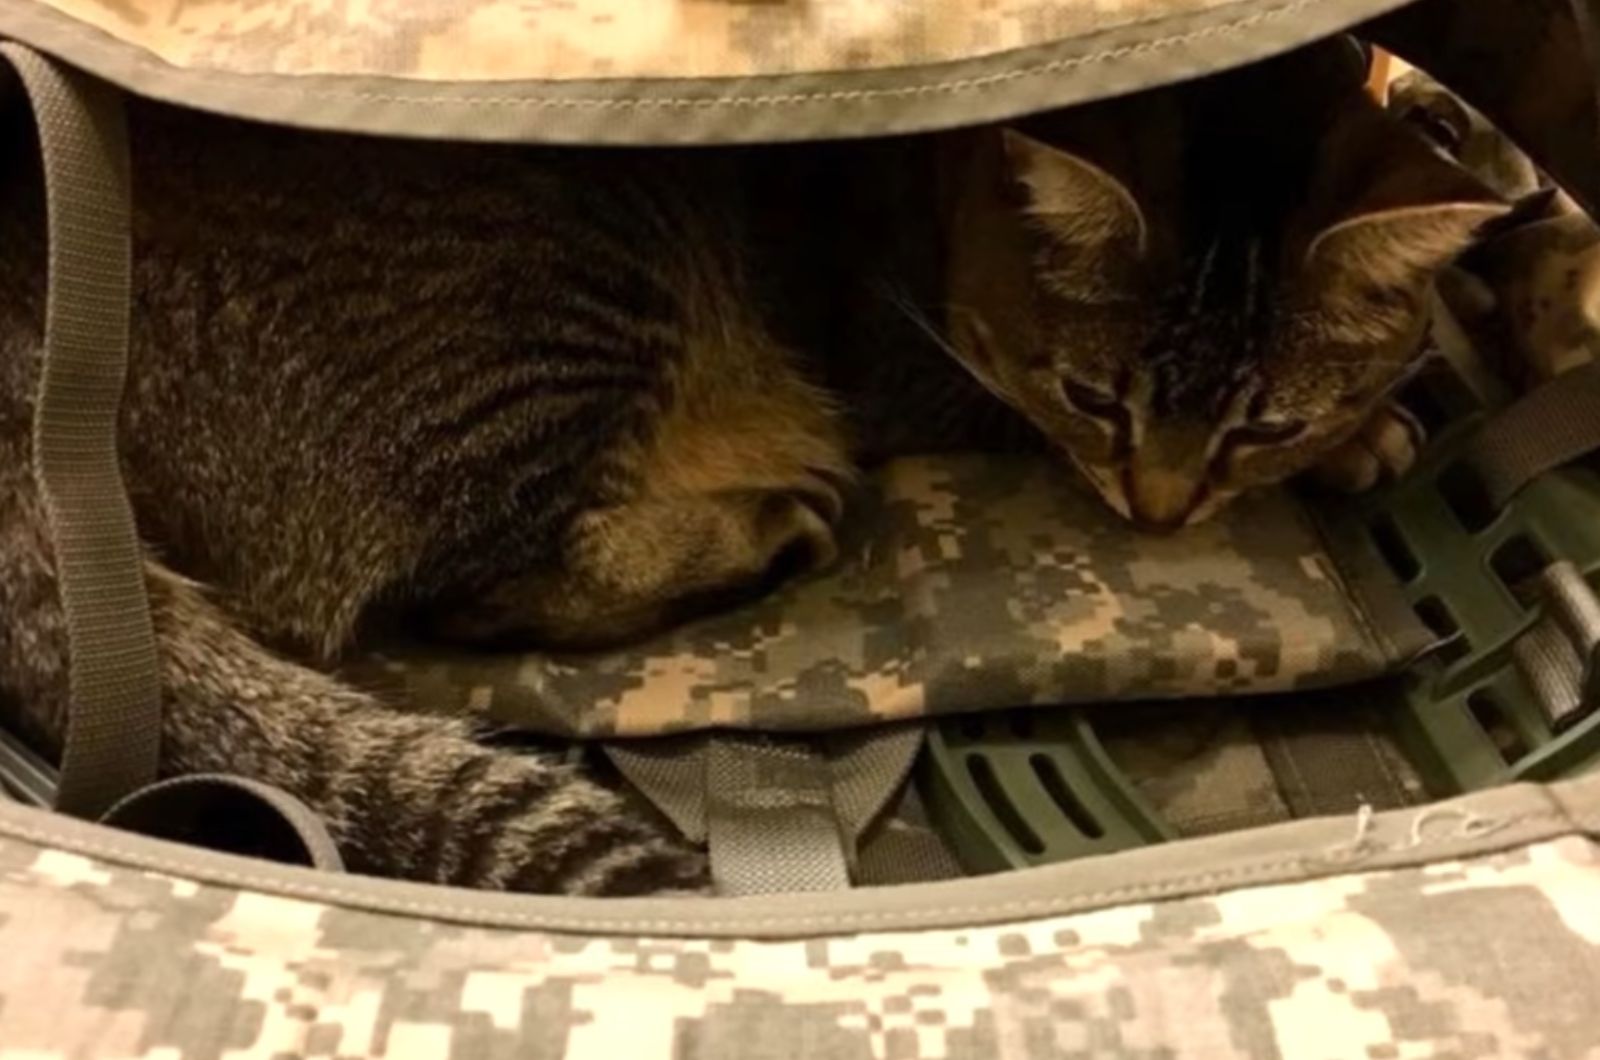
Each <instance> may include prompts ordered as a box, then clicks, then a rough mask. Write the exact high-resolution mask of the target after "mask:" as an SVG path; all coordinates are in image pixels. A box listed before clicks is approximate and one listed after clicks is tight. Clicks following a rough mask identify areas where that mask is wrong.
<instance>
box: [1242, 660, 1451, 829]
mask: <svg viewBox="0 0 1600 1060" xmlns="http://www.w3.org/2000/svg"><path fill="white" fill-rule="evenodd" d="M1349 694H1350V693H1349V691H1348V690H1342V691H1339V692H1336V693H1311V694H1310V695H1309V696H1308V697H1307V699H1306V701H1305V702H1304V703H1303V704H1302V703H1296V704H1295V705H1294V706H1293V707H1290V708H1288V709H1286V708H1285V705H1284V704H1282V703H1270V704H1263V705H1260V706H1255V707H1252V708H1250V710H1249V717H1250V723H1251V727H1252V729H1253V730H1254V732H1255V736H1256V739H1257V740H1258V741H1259V742H1260V746H1261V752H1262V755H1263V756H1264V757H1265V759H1266V763H1267V767H1268V769H1270V770H1271V772H1272V777H1273V780H1274V781H1275V782H1276V784H1277V787H1278V791H1279V794H1280V795H1281V796H1282V798H1283V803H1284V805H1285V806H1286V807H1287V808H1288V810H1289V816H1290V817H1292V818H1300V817H1320V816H1325V815H1338V814H1344V813H1354V812H1356V811H1357V810H1358V809H1360V808H1361V807H1362V806H1370V807H1372V808H1373V809H1375V810H1390V809H1395V808H1397V807H1401V806H1409V805H1411V804H1413V803H1415V802H1417V801H1418V798H1419V796H1420V794H1421V793H1420V791H1419V790H1414V789H1413V788H1412V787H1411V786H1410V785H1408V784H1407V778H1406V777H1405V776H1404V775H1402V774H1401V772H1400V771H1399V769H1398V768H1397V763H1396V762H1395V761H1394V758H1393V757H1391V755H1390V754H1389V753H1386V747H1385V739H1386V737H1385V736H1384V735H1383V734H1384V732H1385V731H1386V726H1387V724H1388V723H1387V719H1386V717H1385V714H1384V711H1383V709H1382V698H1383V697H1384V696H1385V695H1389V694H1392V693H1389V692H1387V691H1372V692H1367V693H1365V694H1366V695H1371V696H1373V697H1374V699H1373V700H1372V701H1365V700H1360V699H1358V700H1357V701H1356V702H1354V703H1351V702H1348V701H1347V700H1346V699H1345V697H1347V696H1348V695H1349ZM1358 694H1361V693H1358ZM1319 703H1326V705H1328V706H1330V707H1331V706H1333V705H1334V704H1336V703H1337V704H1339V709H1337V710H1325V709H1316V708H1317V705H1318V704H1319Z"/></svg>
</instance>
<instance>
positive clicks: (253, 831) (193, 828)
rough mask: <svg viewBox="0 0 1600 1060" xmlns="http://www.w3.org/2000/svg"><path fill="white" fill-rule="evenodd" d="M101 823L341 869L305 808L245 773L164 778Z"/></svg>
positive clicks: (318, 822)
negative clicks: (238, 774) (237, 775)
mask: <svg viewBox="0 0 1600 1060" xmlns="http://www.w3.org/2000/svg"><path fill="white" fill-rule="evenodd" d="M101 823H102V824H108V825H110V826H112V827H113V828H122V829H126V830H128V831H132V832H138V833H139V834H140V835H147V836H154V837H155V838H157V839H170V840H172V841H174V842H179V843H189V844H192V845H194V846H202V847H205V848H207V849H209V850H220V851H223V852H225V853H230V854H246V855H250V856H252V857H260V858H267V859H270V860H272V861H277V862H280V863H283V864H289V865H303V866H306V867H308V868H314V869H322V870H323V871H325V872H342V871H344V860H343V859H342V858H340V856H339V849H338V847H336V846H335V845H334V843H333V838H332V837H331V836H329V835H328V830H327V828H326V827H325V826H324V825H323V823H322V819H321V818H320V817H318V816H317V815H316V814H315V813H314V812H313V811H312V810H311V808H310V807H308V806H307V805H306V804H305V803H303V802H301V801H300V800H299V799H297V798H295V797H294V796H293V795H290V794H289V793H288V792H286V791H283V790H281V789H279V788H275V787H273V786H272V785H270V784H262V783H260V782H259V781H254V780H250V779H248V778H246V777H235V776H228V775H225V774H220V773H195V774H190V775H188V776H182V777H173V778H172V779H170V780H163V781H161V782H160V783H157V784H151V785H149V786H148V787H144V788H140V789H139V790H138V791H136V792H134V793H133V794H132V795H129V796H128V797H127V798H125V799H123V800H121V801H120V802H118V803H117V804H116V805H115V806H113V807H112V808H111V809H110V810H109V811H107V813H106V815H105V816H104V817H103V818H102V819H101Z"/></svg>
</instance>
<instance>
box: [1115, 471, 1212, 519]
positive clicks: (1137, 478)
mask: <svg viewBox="0 0 1600 1060" xmlns="http://www.w3.org/2000/svg"><path fill="white" fill-rule="evenodd" d="M1127 493H1128V513H1129V515H1130V516H1131V517H1132V519H1133V522H1134V524H1135V525H1137V526H1139V527H1140V528H1141V529H1145V530H1154V531H1156V532H1158V533H1170V532H1172V531H1174V530H1177V529H1180V528H1181V527H1182V526H1183V525H1184V524H1185V523H1186V522H1188V521H1189V516H1190V515H1192V514H1193V513H1194V510H1195V509H1196V508H1198V507H1199V506H1200V504H1201V502H1202V501H1203V500H1204V499H1205V494H1206V484H1205V481H1204V480H1203V479H1202V480H1200V481H1198V482H1196V481H1195V480H1194V479H1193V478H1190V477H1189V476H1187V475H1179V474H1174V473H1172V472H1170V471H1161V470H1144V471H1131V472H1130V473H1129V475H1128V482H1127Z"/></svg>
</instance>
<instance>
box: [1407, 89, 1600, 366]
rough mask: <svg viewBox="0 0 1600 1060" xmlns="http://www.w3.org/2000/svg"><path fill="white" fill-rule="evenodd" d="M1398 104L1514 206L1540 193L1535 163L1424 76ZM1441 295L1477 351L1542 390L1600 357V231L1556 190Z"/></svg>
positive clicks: (1483, 249)
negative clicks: (1543, 385) (1471, 336)
mask: <svg viewBox="0 0 1600 1060" xmlns="http://www.w3.org/2000/svg"><path fill="white" fill-rule="evenodd" d="M1390 107H1391V109H1392V110H1393V111H1394V112H1395V113H1397V114H1399V115H1401V116H1402V117H1407V118H1409V119H1410V120H1413V121H1419V123H1420V125H1421V131H1423V132H1424V133H1425V134H1430V133H1431V134H1432V135H1433V138H1434V139H1435V140H1440V139H1441V137H1440V134H1441V132H1443V133H1444V136H1443V138H1442V142H1441V143H1440V146H1441V148H1442V149H1443V150H1445V151H1447V152H1448V153H1450V154H1451V155H1453V156H1454V157H1455V158H1456V160H1457V161H1459V162H1460V163H1461V164H1462V165H1463V166H1465V167H1466V168H1467V169H1469V170H1471V171H1472V172H1473V173H1474V174H1475V175H1477V176H1478V177H1479V178H1480V179H1482V180H1483V181H1484V182H1485V183H1487V184H1489V185H1490V186H1491V187H1494V188H1495V189H1497V190H1498V191H1500V192H1501V193H1502V194H1503V195H1505V196H1506V197H1507V198H1508V199H1513V200H1516V199H1523V198H1525V197H1527V196H1530V195H1533V194H1534V193H1535V192H1537V191H1538V190H1539V188H1540V185H1541V178H1540V176H1539V173H1538V170H1537V169H1536V168H1535V166H1534V165H1533V162H1532V160H1531V159H1529V158H1528V156H1527V155H1526V154H1525V153H1524V152H1523V151H1522V150H1521V149H1519V148H1518V147H1517V146H1516V145H1515V144H1513V143H1512V142H1511V140H1510V139H1509V138H1508V137H1506V135H1505V134H1504V133H1502V132H1501V131H1500V130H1498V129H1496V128H1495V127H1494V126H1493V125H1492V124H1491V123H1489V121H1488V120H1487V119H1486V118H1484V117H1483V116H1482V115H1481V114H1479V113H1478V112H1477V111H1475V110H1473V109H1472V108H1470V107H1468V106H1467V105H1466V104H1465V103H1463V102H1462V101H1461V100H1460V99H1459V98H1458V97H1457V96H1455V95H1454V94H1453V93H1451V92H1450V91H1449V90H1447V89H1446V88H1445V87H1444V86H1443V85H1441V84H1439V83H1438V82H1437V81H1435V80H1434V79H1433V78H1431V77H1429V76H1428V75H1427V74H1425V73H1423V72H1422V71H1420V70H1414V71H1411V72H1410V73H1408V74H1406V76H1405V77H1404V78H1402V79H1401V80H1400V81H1397V82H1396V83H1395V85H1394V90H1393V93H1392V95H1391V97H1390ZM1423 114H1425V115H1427V118H1426V119H1425V120H1424V119H1422V118H1421V115H1423ZM1530 201H1531V200H1530ZM1440 293H1441V294H1443V295H1444V297H1445V299H1446V302H1447V304H1448V305H1449V306H1450V309H1451V310H1452V312H1453V313H1455V315H1456V316H1457V317H1458V318H1459V319H1460V320H1461V322H1462V323H1463V324H1464V325H1465V326H1466V327H1467V328H1468V330H1469V331H1471V332H1472V333H1473V334H1474V337H1475V338H1476V339H1477V341H1476V342H1475V345H1476V347H1477V348H1479V349H1482V350H1485V351H1490V352H1492V353H1494V354H1498V355H1499V357H1500V363H1498V364H1497V365H1496V367H1498V368H1499V369H1500V370H1501V371H1503V372H1504V373H1505V374H1506V375H1507V376H1508V377H1509V378H1510V379H1511V380H1512V381H1513V382H1515V383H1518V384H1520V385H1522V386H1524V387H1532V386H1536V385H1538V384H1539V383H1542V382H1544V381H1546V380H1549V379H1551V378H1554V377H1555V376H1557V375H1560V374H1561V373H1563V372H1567V371H1570V370H1571V369H1573V368H1576V367H1578V366H1580V365H1583V364H1587V363H1588V362H1590V361H1592V360H1593V359H1594V357H1595V355H1596V352H1597V351H1600V225H1597V224H1596V223H1595V222H1594V221H1593V220H1591V219H1590V218H1589V217H1588V216H1587V215H1586V214H1585V213H1583V211H1582V210H1581V209H1580V208H1579V207H1578V205H1577V204H1576V203H1575V202H1573V201H1572V199H1571V198H1570V197H1569V196H1567V195H1566V194H1564V193H1556V194H1555V195H1554V197H1553V198H1552V199H1551V201H1549V203H1548V204H1547V205H1544V206H1542V207H1541V208H1540V209H1539V210H1538V211H1537V212H1535V213H1533V214H1532V215H1530V216H1529V217H1527V218H1526V219H1525V220H1524V222H1523V223H1521V224H1518V225H1517V226H1516V227H1513V228H1511V229H1510V230H1509V231H1507V232H1504V233H1503V234H1500V235H1497V236H1495V237H1493V238H1491V239H1488V240H1486V241H1485V242H1484V243H1482V244H1481V245H1479V246H1478V247H1476V248H1474V249H1473V250H1472V252H1471V253H1470V254H1468V255H1467V257H1466V258H1465V259H1464V261H1463V262H1462V263H1461V267H1459V268H1456V269H1453V270H1451V271H1449V272H1447V273H1446V274H1445V275H1444V276H1443V277H1441V284H1440Z"/></svg>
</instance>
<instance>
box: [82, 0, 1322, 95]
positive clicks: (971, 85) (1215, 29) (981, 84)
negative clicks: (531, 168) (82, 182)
mask: <svg viewBox="0 0 1600 1060" xmlns="http://www.w3.org/2000/svg"><path fill="white" fill-rule="evenodd" d="M1319 2H1320V0H1288V2H1287V3H1283V4H1280V5H1279V6H1278V7H1275V8H1271V9H1269V10H1266V11H1259V12H1257V13H1255V14H1252V15H1247V16H1245V17H1243V18H1236V19H1233V20H1231V21H1227V22H1221V23H1218V24H1217V25H1214V26H1204V27H1201V28H1200V29H1196V30H1190V31H1189V32H1187V33H1176V34H1171V35H1168V36H1165V37H1156V38H1153V39H1151V40H1148V41H1141V42H1140V43H1138V44H1128V45H1122V46H1120V47H1116V48H1107V49H1104V50H1102V51H1098V52H1091V53H1089V54H1088V55H1080V56H1074V57H1072V58H1069V59H1053V60H1051V61H1049V62H1045V63H1038V64H1035V65H1033V66H1024V67H1020V68H1018V69H1016V70H1005V71H1000V72H998V73H993V74H985V75H983V76H981V77H965V78H956V79H953V80H950V81H939V82H934V83H931V84H926V85H907V86H902V87H898V88H863V89H849V90H834V91H818V92H794V93H785V94H776V95H773V94H769V95H760V96H739V97H732V98H727V97H723V98H713V99H698V98H693V97H684V96H663V97H660V98H645V97H619V98H613V97H602V96H590V97H583V96H565V97H563V96H548V97H542V96H537V95H534V96H481V97H469V98H458V97H452V96H447V95H440V94H438V93H414V94H400V93H385V92H356V91H338V90H333V89H301V88H287V87H286V88H285V91H286V92H287V93H288V94H291V95H296V96H300V97H303V98H305V99H324V100H362V101H367V102H375V103H417V104H428V105H440V104H443V105H446V106H463V107H528V108H553V109H563V108H566V109H575V110H581V109H593V110H607V109H639V110H649V109H654V108H662V109H670V108H682V109H694V108H713V107H765V106H793V105H804V104H812V103H831V102H838V101H844V100H871V99H893V98H902V97H915V96H925V95H937V94H944V93H960V92H966V91H970V90H973V89H982V88H987V87H989V86H990V85H995V84H1001V83H1004V82H1008V81H1017V80H1022V79H1024V78H1032V77H1043V76H1048V75H1050V74H1056V73H1061V72H1062V71H1065V70H1071V69H1074V68H1077V67H1081V66H1092V65H1097V64H1099V63H1104V62H1108V61H1112V60H1115V59H1122V58H1126V57H1128V56H1130V55H1140V54H1146V53H1151V52H1160V51H1164V50H1167V49H1169V48H1174V47H1179V46H1182V45H1184V44H1189V43H1191V42H1194V41H1198V40H1203V39H1205V38H1207V37H1215V36H1227V35H1231V34H1234V33H1238V32H1240V31H1242V30H1245V29H1249V28H1250V27H1252V26H1256V25H1259V24H1261V23H1263V22H1272V21H1276V20H1278V19H1281V18H1285V17H1287V16H1289V15H1292V14H1294V13H1295V12H1297V11H1299V10H1301V9H1303V8H1307V7H1311V6H1312V5H1314V4H1316V3H1319ZM1134 25H1137V23H1134V24H1130V26H1129V27H1128V28H1132V26H1134ZM59 30H60V31H61V32H65V33H68V34H70V35H73V36H76V37H77V38H78V39H79V40H80V41H82V42H83V44H84V46H85V47H88V48H91V49H93V50H96V51H99V52H101V53H102V54H107V55H112V54H116V55H120V54H123V53H124V51H125V47H126V46H125V45H123V43H122V42H120V41H116V40H106V39H103V38H102V37H101V36H99V35H94V36H91V35H90V34H89V33H88V32H87V30H86V29H85V28H84V27H83V26H81V25H79V24H77V23H67V24H66V25H64V26H61V27H59ZM135 47H137V48H138V50H139V52H140V53H141V54H143V55H145V56H148V57H149V58H150V59H151V60H152V61H154V62H156V63H159V64H160V65H162V66H168V67H170V68H171V69H173V70H175V71H177V72H178V73H180V74H186V75H190V76H193V75H200V76H202V77H205V76H211V77H216V76H218V75H221V76H236V77H241V78H253V77H261V78H264V79H265V78H296V77H315V76H339V75H322V74H273V73H263V74H237V75H228V74H227V72H226V71H215V70H209V69H204V68H194V67H180V66H174V65H172V64H169V63H167V62H166V61H165V60H163V59H160V58H159V57H158V56H156V54H155V53H154V52H153V51H150V50H149V49H147V48H144V47H143V46H135ZM955 61H961V60H955ZM856 72H858V71H849V70H846V71H837V73H844V74H848V73H856ZM859 72H868V71H859ZM362 76H373V77H382V76H393V75H362ZM774 76H783V77H804V76H808V74H806V73H794V74H783V75H774ZM809 76H827V72H817V73H815V74H812V75H809ZM641 80H643V79H641ZM685 80H702V81H706V82H714V81H717V80H731V79H728V78H717V77H709V76H708V77H701V78H686V79H685Z"/></svg>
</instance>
